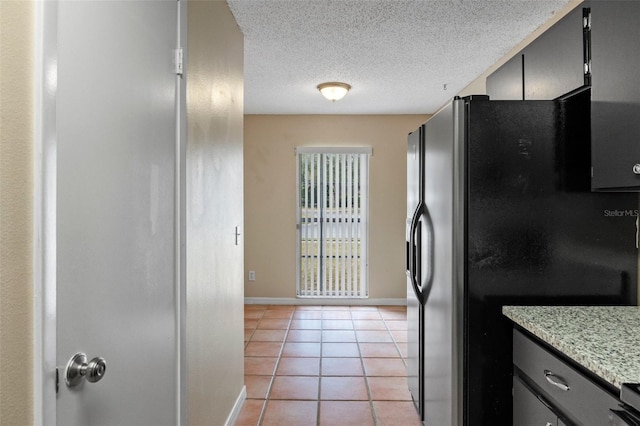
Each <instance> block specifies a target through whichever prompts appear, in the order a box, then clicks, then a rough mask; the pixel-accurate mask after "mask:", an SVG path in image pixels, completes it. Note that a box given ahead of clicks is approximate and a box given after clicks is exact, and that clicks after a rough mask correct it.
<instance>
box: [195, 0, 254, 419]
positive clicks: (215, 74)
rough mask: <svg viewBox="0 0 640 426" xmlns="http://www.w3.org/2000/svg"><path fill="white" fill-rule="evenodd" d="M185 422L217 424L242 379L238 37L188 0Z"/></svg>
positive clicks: (212, 4)
mask: <svg viewBox="0 0 640 426" xmlns="http://www.w3.org/2000/svg"><path fill="white" fill-rule="evenodd" d="M188 32H189V33H188V49H187V57H188V61H187V121H188V137H187V139H188V145H187V153H186V173H187V176H186V210H187V211H186V251H187V261H186V264H187V270H186V275H187V277H186V279H187V355H188V358H187V365H188V370H189V371H188V387H189V390H188V405H189V424H191V425H223V424H225V422H226V421H227V418H228V416H229V414H230V413H231V412H232V410H233V409H234V405H235V403H236V402H237V401H238V400H239V397H240V396H241V392H242V390H243V387H244V320H243V318H244V299H243V282H242V274H243V263H242V259H243V245H242V244H241V241H242V240H241V239H240V240H239V243H240V244H237V245H236V244H235V235H234V231H235V227H236V226H239V229H240V232H242V179H243V175H242V150H243V144H242V120H243V105H244V104H243V61H244V55H243V37H242V33H241V32H240V30H239V28H238V26H237V25H236V22H235V19H234V17H233V15H232V14H231V11H230V10H229V7H228V6H227V3H226V2H223V1H192V2H189V4H188Z"/></svg>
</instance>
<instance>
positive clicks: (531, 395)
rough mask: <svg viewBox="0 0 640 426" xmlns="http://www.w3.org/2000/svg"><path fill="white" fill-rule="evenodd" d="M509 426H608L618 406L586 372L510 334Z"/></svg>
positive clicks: (525, 338)
mask: <svg viewBox="0 0 640 426" xmlns="http://www.w3.org/2000/svg"><path fill="white" fill-rule="evenodd" d="M513 365H514V378H513V425H514V426H529V425H543V426H548V425H553V426H555V425H563V426H564V425H566V426H573V425H584V426H606V425H609V424H610V423H609V410H611V409H614V410H615V409H618V407H619V405H620V402H619V400H618V399H617V398H616V397H615V396H614V395H613V394H612V393H611V391H609V390H607V389H605V387H603V386H602V385H600V384H599V383H596V382H595V381H593V380H591V379H590V378H589V377H588V376H587V372H586V371H585V372H583V371H581V370H580V369H579V368H578V367H577V366H573V365H570V364H568V363H567V362H566V361H565V360H563V359H561V358H560V357H559V356H558V355H556V354H554V353H553V352H552V351H550V350H548V349H547V348H545V347H544V346H543V345H542V344H540V343H538V342H537V341H536V340H534V338H532V337H529V336H528V335H525V334H524V333H522V332H520V331H518V330H514V332H513Z"/></svg>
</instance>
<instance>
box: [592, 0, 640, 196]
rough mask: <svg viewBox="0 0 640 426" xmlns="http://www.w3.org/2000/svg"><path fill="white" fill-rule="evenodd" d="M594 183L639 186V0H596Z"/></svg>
mask: <svg viewBox="0 0 640 426" xmlns="http://www.w3.org/2000/svg"><path fill="white" fill-rule="evenodd" d="M591 16H592V18H591V21H592V22H591V56H592V83H591V84H592V85H591V164H592V178H591V188H592V189H593V190H595V191H640V48H638V41H639V40H640V24H639V23H640V2H637V1H607V2H595V1H594V2H592V4H591Z"/></svg>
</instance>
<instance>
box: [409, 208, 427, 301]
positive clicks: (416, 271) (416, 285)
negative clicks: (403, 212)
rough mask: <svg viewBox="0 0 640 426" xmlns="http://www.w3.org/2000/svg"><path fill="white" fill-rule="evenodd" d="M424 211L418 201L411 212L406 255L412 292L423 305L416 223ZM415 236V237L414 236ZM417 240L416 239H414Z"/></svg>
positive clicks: (418, 239) (418, 222)
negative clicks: (407, 256)
mask: <svg viewBox="0 0 640 426" xmlns="http://www.w3.org/2000/svg"><path fill="white" fill-rule="evenodd" d="M423 211H424V203H423V202H422V201H420V202H419V203H418V206H417V207H416V210H415V211H414V212H413V217H412V218H411V225H410V227H409V252H410V253H408V255H409V256H410V258H409V263H410V270H409V271H408V275H409V279H410V280H411V286H412V287H413V292H414V293H415V294H416V297H417V298H418V301H419V302H420V304H421V305H424V297H423V294H422V291H420V279H419V276H420V269H421V268H420V263H421V253H420V252H421V250H420V249H419V247H420V246H421V241H420V240H421V239H422V238H421V236H420V235H419V233H418V229H419V228H418V225H419V224H420V217H421V216H422V214H423ZM416 237H417V238H416ZM416 240H417V241H416Z"/></svg>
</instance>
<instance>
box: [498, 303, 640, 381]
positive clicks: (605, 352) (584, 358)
mask: <svg viewBox="0 0 640 426" xmlns="http://www.w3.org/2000/svg"><path fill="white" fill-rule="evenodd" d="M502 313H503V314H504V315H505V316H506V317H508V318H509V319H511V320H512V321H513V322H515V323H516V324H518V325H519V326H521V327H522V328H524V329H525V330H527V331H529V332H530V333H532V334H533V335H535V336H537V337H538V338H540V339H541V340H543V341H544V342H546V343H548V344H549V345H551V346H552V347H554V348H555V349H557V350H558V351H560V352H562V353H564V354H565V355H567V356H568V357H569V358H571V359H573V360H574V361H576V362H577V363H578V364H580V365H581V366H583V367H584V368H586V369H587V370H589V371H591V372H593V373H594V374H596V375H598V376H600V377H601V378H603V379H604V380H606V381H607V382H609V383H611V384H612V385H614V386H615V387H617V388H620V386H621V384H622V383H640V308H638V307H636V306H504V307H503V308H502Z"/></svg>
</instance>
